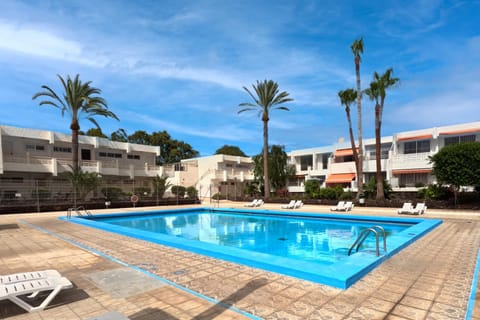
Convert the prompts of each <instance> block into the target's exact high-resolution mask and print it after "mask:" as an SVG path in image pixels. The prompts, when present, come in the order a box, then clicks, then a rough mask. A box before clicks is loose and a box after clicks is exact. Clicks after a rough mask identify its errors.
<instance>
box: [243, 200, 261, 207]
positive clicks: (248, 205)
mask: <svg viewBox="0 0 480 320" xmlns="http://www.w3.org/2000/svg"><path fill="white" fill-rule="evenodd" d="M258 201H259V200H257V199H253V200H252V202H250V203H247V204H244V206H245V207H256V206H257V202H258Z"/></svg>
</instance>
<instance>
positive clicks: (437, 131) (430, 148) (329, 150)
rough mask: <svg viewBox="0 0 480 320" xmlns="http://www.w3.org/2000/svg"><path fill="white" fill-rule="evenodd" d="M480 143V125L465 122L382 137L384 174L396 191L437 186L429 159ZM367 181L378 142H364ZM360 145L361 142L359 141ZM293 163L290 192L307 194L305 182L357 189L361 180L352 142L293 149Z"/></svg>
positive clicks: (370, 175)
mask: <svg viewBox="0 0 480 320" xmlns="http://www.w3.org/2000/svg"><path fill="white" fill-rule="evenodd" d="M468 141H480V122H471V123H464V124H459V125H451V126H444V127H435V128H429V129H423V130H415V131H406V132H399V133H396V134H394V135H393V136H386V137H382V138H381V142H382V145H381V155H380V157H381V163H382V173H383V175H384V177H385V178H386V179H387V180H388V181H389V182H390V184H391V185H392V188H393V190H394V191H416V190H417V189H418V187H420V186H424V185H428V184H431V183H435V182H436V181H435V177H434V176H432V174H431V172H432V164H431V163H430V161H429V156H431V155H434V154H435V153H437V152H438V151H439V150H440V149H441V148H443V147H444V146H446V145H449V144H453V143H458V142H468ZM363 145H364V148H363V155H364V161H363V174H364V176H363V181H364V182H368V181H369V179H370V177H372V176H375V173H376V161H375V160H376V152H375V139H364V140H363ZM357 146H358V142H357ZM288 155H289V158H290V161H289V163H290V164H291V165H294V166H295V168H296V172H297V176H296V180H295V181H292V182H291V183H290V185H289V187H288V190H289V191H290V192H304V191H305V187H304V183H305V181H307V180H310V179H317V180H319V181H320V182H321V184H322V186H323V187H325V186H333V185H338V184H340V185H342V186H343V187H344V188H348V189H350V190H352V191H356V190H357V177H356V171H355V163H354V161H353V151H352V148H351V144H350V142H349V141H348V142H346V141H340V142H339V143H337V144H334V145H332V146H326V147H318V148H310V149H303V150H293V151H291V152H289V154H288Z"/></svg>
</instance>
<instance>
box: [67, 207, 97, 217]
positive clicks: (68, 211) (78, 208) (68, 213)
mask: <svg viewBox="0 0 480 320" xmlns="http://www.w3.org/2000/svg"><path fill="white" fill-rule="evenodd" d="M81 210H83V213H84V214H85V215H87V216H91V215H92V213H91V212H90V211H88V210H87V209H85V207H84V206H80V207H76V208H75V207H72V208H68V210H67V218H71V217H72V211H75V213H76V214H77V216H79V217H82V216H83V214H82V211H81Z"/></svg>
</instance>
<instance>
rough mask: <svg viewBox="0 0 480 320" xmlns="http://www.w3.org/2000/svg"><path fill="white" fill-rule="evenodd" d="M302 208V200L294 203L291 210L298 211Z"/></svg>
mask: <svg viewBox="0 0 480 320" xmlns="http://www.w3.org/2000/svg"><path fill="white" fill-rule="evenodd" d="M302 206H303V202H302V200H297V202H295V204H294V205H293V209H298V208H301V207H302Z"/></svg>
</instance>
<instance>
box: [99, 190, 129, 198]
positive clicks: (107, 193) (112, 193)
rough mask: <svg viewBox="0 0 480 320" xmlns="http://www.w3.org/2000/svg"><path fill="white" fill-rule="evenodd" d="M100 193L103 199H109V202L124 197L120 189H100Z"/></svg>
mask: <svg viewBox="0 0 480 320" xmlns="http://www.w3.org/2000/svg"><path fill="white" fill-rule="evenodd" d="M100 192H101V193H102V194H103V196H104V197H105V199H109V200H118V199H120V198H122V197H123V196H125V193H124V192H123V191H122V189H120V188H117V187H106V188H102V189H101V190H100Z"/></svg>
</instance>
